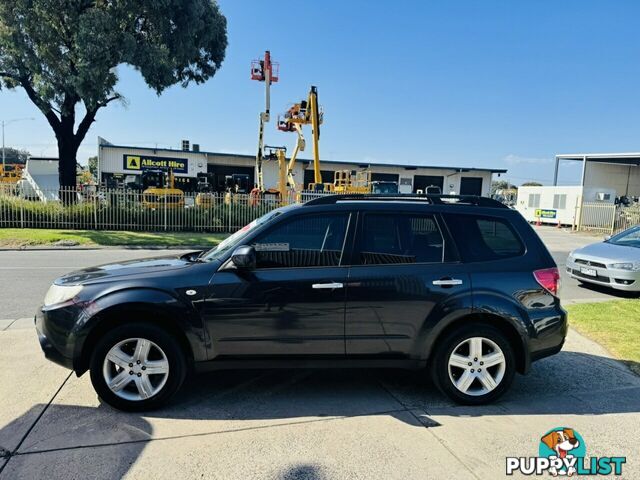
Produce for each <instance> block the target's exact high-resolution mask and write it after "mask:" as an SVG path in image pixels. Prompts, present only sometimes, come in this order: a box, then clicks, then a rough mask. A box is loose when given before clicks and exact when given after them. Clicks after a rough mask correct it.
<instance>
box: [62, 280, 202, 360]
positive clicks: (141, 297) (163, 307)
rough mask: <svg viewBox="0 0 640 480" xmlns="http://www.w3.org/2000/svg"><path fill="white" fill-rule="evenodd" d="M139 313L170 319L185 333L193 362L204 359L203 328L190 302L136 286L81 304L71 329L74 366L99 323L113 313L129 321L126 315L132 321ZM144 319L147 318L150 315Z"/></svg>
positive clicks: (152, 317)
mask: <svg viewBox="0 0 640 480" xmlns="http://www.w3.org/2000/svg"><path fill="white" fill-rule="evenodd" d="M136 313H137V315H136ZM142 313H147V314H150V316H151V319H152V320H153V319H154V318H157V319H158V323H159V324H162V322H170V324H171V325H172V326H174V327H176V329H177V330H179V331H181V332H184V336H185V338H186V339H187V342H188V344H189V347H190V348H191V352H192V354H193V359H194V361H196V362H197V361H204V360H206V359H207V352H206V343H207V341H208V340H207V338H208V337H207V333H206V329H205V328H204V324H203V322H202V318H201V317H200V315H199V314H198V312H197V310H196V309H195V308H194V307H193V305H192V304H190V303H189V302H185V301H183V300H181V299H179V298H176V297H175V296H173V295H172V294H170V293H169V292H167V291H164V290H160V289H154V288H149V287H138V288H126V289H123V290H117V291H114V292H109V293H107V294H105V295H104V296H101V297H99V298H97V299H95V300H93V301H90V302H87V303H85V304H84V305H83V309H82V312H81V314H80V317H79V318H78V321H77V322H76V324H75V327H74V329H73V332H72V335H73V337H74V339H75V341H74V343H75V351H74V365H76V363H77V362H78V360H79V359H81V358H82V353H83V349H84V345H85V342H86V340H87V338H88V337H89V335H90V334H91V332H92V331H95V330H96V329H99V328H100V324H101V323H102V322H105V321H107V320H108V319H109V318H111V317H112V316H116V317H118V320H119V321H125V322H126V321H129V319H128V318H127V315H128V314H130V315H131V319H130V321H132V322H134V321H136V320H139V319H140V317H139V315H140V314H142ZM145 320H149V316H146V317H145ZM165 324H166V323H165Z"/></svg>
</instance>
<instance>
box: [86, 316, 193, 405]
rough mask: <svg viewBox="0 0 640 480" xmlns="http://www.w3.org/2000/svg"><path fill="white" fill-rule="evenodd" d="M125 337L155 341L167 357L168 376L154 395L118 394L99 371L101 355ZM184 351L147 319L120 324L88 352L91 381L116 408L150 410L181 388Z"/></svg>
mask: <svg viewBox="0 0 640 480" xmlns="http://www.w3.org/2000/svg"><path fill="white" fill-rule="evenodd" d="M127 338H145V339H148V340H151V341H152V342H153V343H155V344H156V345H158V346H159V347H160V348H161V349H162V350H163V351H164V353H165V355H166V356H167V360H168V361H169V378H168V379H167V382H166V383H165V385H164V387H163V388H162V390H160V392H158V393H157V394H156V395H154V396H153V397H151V398H149V399H146V400H140V401H131V400H126V399H124V398H120V397H118V396H117V395H116V394H114V393H113V392H112V391H111V390H110V389H109V387H108V386H107V384H106V382H105V380H104V376H103V373H102V367H103V362H104V359H105V357H106V355H107V353H108V352H109V350H110V349H111V348H112V347H113V346H114V345H116V344H117V343H118V342H121V341H122V340H125V339H127ZM186 371H187V368H186V361H185V355H184V352H183V351H182V349H181V348H180V345H179V344H178V342H177V341H176V340H175V339H173V338H172V337H171V336H170V335H169V333H167V332H166V331H165V330H164V329H162V328H160V327H157V326H155V325H151V324H146V323H132V324H127V325H121V326H119V327H116V328H114V329H113V330H110V331H109V332H107V333H106V334H105V335H104V336H103V337H102V338H101V339H100V340H99V341H98V342H97V344H96V346H95V350H94V352H93V355H92V356H91V364H90V376H91V383H92V384H93V388H94V389H95V391H96V393H97V394H98V396H99V397H100V398H101V399H102V400H103V401H104V402H106V403H108V404H109V405H111V406H112V407H115V408H117V409H119V410H125V411H129V412H136V411H145V410H153V409H155V408H158V407H160V406H162V405H164V404H166V403H167V402H168V401H169V399H170V398H171V397H172V396H173V395H174V394H175V393H176V392H177V391H178V390H179V389H180V387H181V386H182V383H183V382H184V379H185V376H186Z"/></svg>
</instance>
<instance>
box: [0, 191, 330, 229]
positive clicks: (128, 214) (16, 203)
mask: <svg viewBox="0 0 640 480" xmlns="http://www.w3.org/2000/svg"><path fill="white" fill-rule="evenodd" d="M40 193H42V198H45V199H46V198H60V197H62V198H65V197H66V198H69V197H74V199H75V202H73V203H72V204H70V205H63V204H62V202H60V201H57V200H54V201H50V200H49V201H43V200H41V198H40V197H39V196H33V197H32V198H26V197H25V195H23V194H21V192H20V190H19V189H17V188H16V187H15V186H13V185H11V186H10V185H6V184H5V185H2V184H0V228H1V227H5V228H57V229H83V230H134V231H146V232H162V231H190V232H193V231H198V232H229V233H232V232H235V231H237V230H239V229H240V228H242V227H243V226H245V225H246V224H247V223H249V222H251V221H252V220H254V219H256V218H258V217H260V216H262V215H264V214H265V213H267V212H269V211H271V210H273V209H275V208H278V207H280V206H282V202H280V201H279V200H278V199H277V198H276V197H275V196H274V195H266V196H265V197H264V198H256V197H252V196H250V195H248V194H229V193H226V194H225V193H215V194H205V195H201V196H200V197H198V194H196V193H186V194H185V195H184V200H182V199H179V198H178V199H176V197H173V198H172V197H171V196H164V195H161V196H157V197H155V198H154V201H153V202H150V201H149V197H148V196H147V197H144V196H143V193H142V192H139V191H131V190H122V189H106V188H99V187H98V188H96V187H89V188H85V189H67V190H62V189H61V190H60V191H57V190H56V191H55V192H38V194H40ZM319 195H322V194H317V193H315V192H309V193H305V192H303V193H302V195H301V196H300V198H299V200H302V201H307V200H309V199H311V198H315V197H317V196H319Z"/></svg>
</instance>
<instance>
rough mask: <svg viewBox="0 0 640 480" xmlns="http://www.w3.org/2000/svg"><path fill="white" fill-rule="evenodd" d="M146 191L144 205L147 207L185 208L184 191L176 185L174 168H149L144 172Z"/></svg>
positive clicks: (143, 193)
mask: <svg viewBox="0 0 640 480" xmlns="http://www.w3.org/2000/svg"><path fill="white" fill-rule="evenodd" d="M142 183H143V188H144V191H143V192H142V205H143V206H144V207H145V208H151V209H158V208H184V192H183V191H182V190H180V189H179V188H176V186H175V175H174V173H173V169H172V168H170V169H169V170H168V171H166V172H165V171H164V170H147V171H145V172H143V174H142Z"/></svg>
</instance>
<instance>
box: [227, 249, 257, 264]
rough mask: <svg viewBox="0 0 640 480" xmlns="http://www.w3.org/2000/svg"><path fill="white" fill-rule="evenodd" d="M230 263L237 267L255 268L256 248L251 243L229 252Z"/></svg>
mask: <svg viewBox="0 0 640 480" xmlns="http://www.w3.org/2000/svg"><path fill="white" fill-rule="evenodd" d="M231 263H232V264H233V265H234V266H235V267H236V268H239V269H243V270H252V269H254V268H256V250H255V248H253V247H252V246H251V245H242V246H241V247H238V248H236V249H235V251H234V252H233V253H232V254H231Z"/></svg>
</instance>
